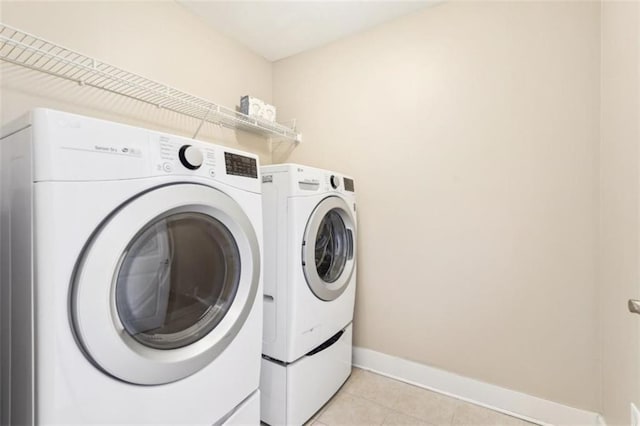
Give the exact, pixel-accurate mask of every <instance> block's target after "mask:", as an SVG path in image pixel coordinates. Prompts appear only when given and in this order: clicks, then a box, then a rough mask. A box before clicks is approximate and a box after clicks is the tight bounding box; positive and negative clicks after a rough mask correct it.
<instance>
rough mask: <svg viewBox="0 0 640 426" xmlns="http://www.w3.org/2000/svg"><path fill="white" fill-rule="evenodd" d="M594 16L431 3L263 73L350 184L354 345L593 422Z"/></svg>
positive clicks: (306, 154)
mask: <svg viewBox="0 0 640 426" xmlns="http://www.w3.org/2000/svg"><path fill="white" fill-rule="evenodd" d="M599 55H600V5H599V3H598V2H561V1H559V2H447V3H443V4H440V5H438V6H435V7H432V8H428V9H425V10H423V11H421V12H419V13H416V14H414V15H411V16H408V17H405V18H401V19H398V20H395V21H393V22H390V23H388V24H385V25H382V26H380V27H377V28H375V29H372V30H370V31H368V32H366V33H362V34H359V35H355V36H352V37H350V38H348V39H345V40H342V41H338V42H335V43H332V44H329V45H327V46H325V47H322V48H318V49H315V50H313V51H310V52H307V53H302V54H299V55H296V56H293V57H291V58H288V59H284V60H281V61H279V62H276V63H275V65H274V70H273V72H274V87H273V91H274V92H273V93H274V102H275V105H277V106H278V108H279V113H281V114H282V115H283V116H291V117H294V116H295V117H297V119H298V124H299V127H300V129H301V131H302V133H303V142H302V143H301V144H300V145H299V146H298V147H295V148H293V147H291V146H290V145H285V144H283V145H282V146H280V147H277V149H276V151H275V153H274V161H275V162H281V161H293V162H300V163H303V164H309V165H313V166H318V167H324V168H328V169H334V170H338V171H342V172H344V173H348V174H351V175H353V176H354V177H355V182H356V184H355V185H356V191H357V197H358V215H359V216H358V217H359V227H360V228H359V229H360V233H359V240H358V244H359V256H358V268H359V269H358V274H359V275H358V290H357V292H358V294H357V301H356V313H355V323H354V331H355V345H357V346H360V347H364V348H369V349H372V350H375V351H379V352H383V353H386V354H390V355H394V356H397V357H402V358H406V359H409V360H413V361H417V362H420V363H424V364H427V365H430V366H434V367H437V368H441V369H444V370H447V371H450V372H454V373H458V374H460V375H463V376H467V377H471V378H474V379H478V380H481V381H485V382H488V383H492V384H496V385H500V386H503V387H506V388H510V389H514V390H517V391H521V392H525V393H528V394H531V395H535V396H539V397H542V398H545V399H549V400H553V401H556V402H560V403H563V404H567V405H570V406H573V407H577V408H583V409H588V410H592V411H599V409H600V403H599V400H600V397H599V389H600V384H599V383H600V379H599V374H598V371H599V340H598V339H599V338H598V320H597V313H598V303H597V300H596V295H597V283H596V276H597V227H598V225H597V224H598V151H599V101H600V100H599V86H600V62H599Z"/></svg>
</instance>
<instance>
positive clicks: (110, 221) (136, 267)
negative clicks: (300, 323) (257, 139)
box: [0, 109, 262, 425]
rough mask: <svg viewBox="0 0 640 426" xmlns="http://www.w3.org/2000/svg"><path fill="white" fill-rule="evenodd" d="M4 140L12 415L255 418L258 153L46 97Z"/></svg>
mask: <svg viewBox="0 0 640 426" xmlns="http://www.w3.org/2000/svg"><path fill="white" fill-rule="evenodd" d="M0 148H1V158H2V223H1V225H2V226H1V228H0V232H1V235H2V245H1V248H2V252H1V254H2V256H1V259H2V264H1V266H2V287H1V289H2V297H1V300H2V309H1V313H2V407H1V408H2V424H65V425H70V424H98V423H99V424H171V425H182V424H185V425H187V424H188V425H212V424H251V423H253V424H257V423H258V422H259V401H260V397H259V390H258V385H259V377H260V372H259V370H260V362H261V357H260V354H261V335H262V330H261V329H262V279H261V252H262V205H261V187H260V182H259V179H258V174H257V171H258V159H257V158H256V156H255V155H252V154H247V153H243V152H240V151H236V150H233V149H228V148H224V147H221V146H217V145H212V144H208V143H203V142H198V141H194V140H191V139H186V138H182V137H178V136H172V135H168V134H162V133H158V132H155V131H150V130H145V129H141V128H135V127H130V126H125V125H120V124H115V123H111V122H107V121H102V120H97V119H91V118H86V117H81V116H77V115H71V114H67V113H62V112H57V111H52V110H45V109H38V110H34V111H33V112H32V113H31V114H29V116H28V117H26V118H25V119H24V120H22V121H20V122H17V123H14V124H13V125H12V126H10V127H9V128H8V129H6V131H5V132H4V134H3V136H2V139H1V140H0Z"/></svg>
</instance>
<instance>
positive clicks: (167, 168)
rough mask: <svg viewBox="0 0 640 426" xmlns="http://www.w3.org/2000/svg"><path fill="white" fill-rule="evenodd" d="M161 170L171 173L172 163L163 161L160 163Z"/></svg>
mask: <svg viewBox="0 0 640 426" xmlns="http://www.w3.org/2000/svg"><path fill="white" fill-rule="evenodd" d="M162 170H164V171H165V172H167V173H171V172H172V171H173V164H171V163H169V162H167V163H164V164H163V165H162Z"/></svg>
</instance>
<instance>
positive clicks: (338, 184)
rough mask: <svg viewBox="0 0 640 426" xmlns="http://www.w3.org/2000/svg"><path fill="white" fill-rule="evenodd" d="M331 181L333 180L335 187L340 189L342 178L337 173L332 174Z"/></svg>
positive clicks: (332, 184) (332, 183)
mask: <svg viewBox="0 0 640 426" xmlns="http://www.w3.org/2000/svg"><path fill="white" fill-rule="evenodd" d="M329 181H330V182H331V186H332V187H333V189H338V187H339V186H340V178H339V177H338V176H336V175H331V179H329Z"/></svg>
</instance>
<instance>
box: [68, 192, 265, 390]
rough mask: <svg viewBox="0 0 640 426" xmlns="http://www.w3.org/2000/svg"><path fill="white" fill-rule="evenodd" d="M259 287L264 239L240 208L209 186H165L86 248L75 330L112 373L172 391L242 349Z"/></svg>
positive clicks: (126, 209) (106, 225) (78, 276)
mask: <svg viewBox="0 0 640 426" xmlns="http://www.w3.org/2000/svg"><path fill="white" fill-rule="evenodd" d="M258 201H259V200H258ZM257 204H258V205H260V203H259V202H258V203H257ZM259 283H260V245H259V241H258V237H257V235H256V233H255V230H254V227H253V225H252V223H251V221H250V219H249V218H248V216H247V215H246V213H245V212H244V210H243V209H242V207H241V206H240V205H239V204H238V203H237V202H236V201H235V200H234V199H232V198H231V197H230V196H228V195H227V194H225V193H223V192H221V191H219V190H217V189H214V188H212V187H209V186H205V185H198V184H174V185H167V186H162V187H158V188H155V189H153V190H151V191H148V192H145V193H143V194H141V195H139V196H137V197H135V198H133V199H131V200H129V201H128V202H127V203H125V204H124V205H122V206H120V207H119V208H118V209H117V210H116V211H114V212H113V213H112V214H111V215H110V216H109V218H107V219H106V220H105V221H104V222H103V223H102V224H101V226H100V227H99V228H98V230H97V231H96V232H95V233H94V235H93V237H92V239H91V240H90V241H89V242H88V244H87V246H86V247H85V249H84V252H83V254H82V256H81V258H80V260H79V262H78V264H77V266H76V272H75V278H74V283H73V286H72V293H71V295H70V305H71V313H72V320H73V331H74V333H75V336H76V339H77V341H78V343H79V344H80V347H81V348H82V350H83V351H84V353H85V355H86V356H87V358H88V359H89V360H90V361H91V362H92V363H93V364H94V365H95V366H96V367H98V368H99V369H100V370H102V371H104V372H105V373H107V374H109V375H111V376H113V377H116V378H118V379H120V380H123V381H126V382H129V383H135V384H144V385H154V384H163V383H169V382H172V381H175V380H179V379H181V378H184V377H187V376H189V375H191V374H193V373H195V372H197V371H199V370H200V369H202V368H204V367H206V366H207V365H208V364H209V363H211V362H212V361H213V360H214V359H215V358H216V357H218V356H219V355H220V354H221V353H222V352H223V351H224V350H225V349H226V348H227V346H228V345H229V344H230V343H231V342H233V340H234V338H235V337H236V335H237V334H238V333H239V332H240V330H242V328H243V326H244V325H245V322H246V320H247V318H248V316H249V314H250V313H251V312H252V310H253V307H254V304H255V301H256V299H257V298H258V289H259Z"/></svg>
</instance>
